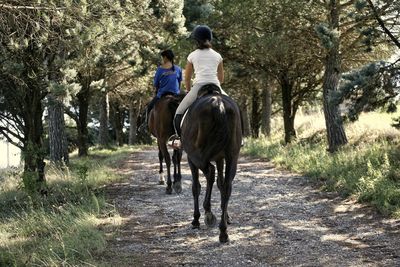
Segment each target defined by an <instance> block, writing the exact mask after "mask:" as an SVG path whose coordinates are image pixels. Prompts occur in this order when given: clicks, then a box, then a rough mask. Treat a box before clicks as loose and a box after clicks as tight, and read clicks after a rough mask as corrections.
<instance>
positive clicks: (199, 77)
mask: <svg viewBox="0 0 400 267" xmlns="http://www.w3.org/2000/svg"><path fill="white" fill-rule="evenodd" d="M187 61H188V62H190V63H192V64H193V68H194V77H195V78H194V82H193V84H196V83H214V84H216V85H220V82H219V80H218V77H217V72H218V71H217V68H218V65H219V63H221V62H222V57H221V55H220V54H219V53H218V52H216V51H215V50H214V49H212V48H204V49H196V50H195V51H193V52H192V53H190V54H189V56H188V57H187Z"/></svg>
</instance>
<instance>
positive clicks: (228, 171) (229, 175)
mask: <svg viewBox="0 0 400 267" xmlns="http://www.w3.org/2000/svg"><path fill="white" fill-rule="evenodd" d="M236 168H237V159H233V160H232V159H227V160H226V167H225V179H224V180H223V181H222V182H220V191H221V210H222V215H221V222H220V224H219V230H220V234H219V241H220V242H221V243H225V242H228V241H229V237H228V233H227V231H226V230H227V228H228V202H229V198H230V196H231V192H232V181H233V178H234V177H235V175H236Z"/></svg>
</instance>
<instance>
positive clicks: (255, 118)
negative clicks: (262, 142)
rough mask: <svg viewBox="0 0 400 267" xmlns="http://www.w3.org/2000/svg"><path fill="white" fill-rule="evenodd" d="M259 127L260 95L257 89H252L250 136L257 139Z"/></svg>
mask: <svg viewBox="0 0 400 267" xmlns="http://www.w3.org/2000/svg"><path fill="white" fill-rule="evenodd" d="M260 126H261V113H260V93H259V91H258V88H257V87H254V89H253V92H252V98H251V135H252V137H255V138H257V137H258V135H259V132H260Z"/></svg>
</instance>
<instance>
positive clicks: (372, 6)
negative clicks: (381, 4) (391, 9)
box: [367, 0, 400, 48]
mask: <svg viewBox="0 0 400 267" xmlns="http://www.w3.org/2000/svg"><path fill="white" fill-rule="evenodd" d="M367 3H368V5H369V7H370V8H371V9H372V12H373V14H374V17H375V19H376V21H377V22H378V24H379V26H381V28H382V30H383V31H384V32H385V33H386V35H388V36H389V38H390V39H391V40H392V42H393V43H394V44H395V45H396V46H397V47H398V48H400V42H399V40H397V38H396V37H395V36H394V35H393V34H392V33H391V32H390V31H389V30H388V28H387V27H386V26H385V23H384V22H383V20H382V18H381V17H380V16H379V14H378V11H377V9H376V7H375V6H374V4H373V3H372V1H371V0H367Z"/></svg>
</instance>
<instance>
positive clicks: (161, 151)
mask: <svg viewBox="0 0 400 267" xmlns="http://www.w3.org/2000/svg"><path fill="white" fill-rule="evenodd" d="M182 98H183V95H178V96H173V95H166V96H163V97H161V99H160V100H158V101H157V103H156V104H155V106H154V108H153V109H152V110H151V112H150V114H149V120H148V127H149V129H150V132H151V134H152V135H154V136H155V137H156V138H157V145H158V158H159V162H160V171H159V174H160V184H164V183H165V182H164V172H163V160H165V163H166V165H167V188H166V193H167V194H171V193H172V181H171V170H170V168H171V157H170V155H169V152H168V149H167V141H168V138H169V137H170V136H171V135H173V134H174V133H175V130H174V126H173V124H172V121H173V118H174V115H175V111H176V109H177V107H178V105H179V103H180V101H182ZM181 159H182V150H174V152H173V155H172V162H173V164H174V183H173V188H174V190H175V192H177V193H180V192H181V191H182V185H181V177H182V176H181Z"/></svg>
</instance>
